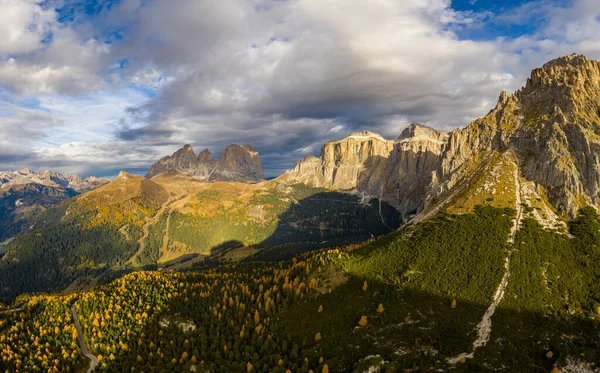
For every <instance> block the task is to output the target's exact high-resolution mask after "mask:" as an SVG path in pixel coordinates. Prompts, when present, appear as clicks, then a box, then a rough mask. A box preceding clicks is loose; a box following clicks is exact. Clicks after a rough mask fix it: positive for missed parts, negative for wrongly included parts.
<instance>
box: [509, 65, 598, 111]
mask: <svg viewBox="0 0 600 373" xmlns="http://www.w3.org/2000/svg"><path fill="white" fill-rule="evenodd" d="M516 95H517V97H518V99H519V102H520V104H521V105H522V106H523V109H524V115H525V116H526V117H528V118H532V119H533V120H535V119H537V118H539V117H542V116H544V115H552V114H553V112H554V111H555V108H560V109H561V111H562V112H563V113H564V114H565V116H566V117H567V118H569V119H570V118H573V117H574V116H576V115H579V114H580V113H585V114H586V115H588V114H592V115H594V116H598V114H599V113H598V111H599V109H600V62H598V61H592V60H589V59H588V58H587V57H585V56H583V55H577V54H573V55H570V56H564V57H560V58H557V59H555V60H552V61H550V62H548V63H546V64H544V66H543V67H541V68H537V69H534V70H533V71H532V72H531V77H530V78H529V79H528V80H527V84H526V85H525V87H524V88H523V89H522V90H521V91H519V92H517V94H516Z"/></svg>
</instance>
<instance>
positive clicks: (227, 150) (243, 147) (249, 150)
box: [221, 144, 258, 159]
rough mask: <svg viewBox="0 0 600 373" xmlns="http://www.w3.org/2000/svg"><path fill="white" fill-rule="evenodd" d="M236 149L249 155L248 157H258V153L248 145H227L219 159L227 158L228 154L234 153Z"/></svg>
mask: <svg viewBox="0 0 600 373" xmlns="http://www.w3.org/2000/svg"><path fill="white" fill-rule="evenodd" d="M236 149H240V150H242V151H245V152H246V153H248V154H250V156H252V157H258V152H257V151H256V149H254V148H253V147H252V145H250V144H231V145H228V146H227V147H226V148H225V150H223V153H222V154H221V159H222V158H223V156H227V155H228V154H230V153H232V152H235V151H236Z"/></svg>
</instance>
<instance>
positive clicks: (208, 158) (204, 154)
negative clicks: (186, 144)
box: [198, 149, 217, 164]
mask: <svg viewBox="0 0 600 373" xmlns="http://www.w3.org/2000/svg"><path fill="white" fill-rule="evenodd" d="M198 162H200V163H203V164H216V163H217V161H216V160H215V158H214V157H213V155H212V153H211V152H210V150H208V149H204V150H202V151H201V152H200V153H198Z"/></svg>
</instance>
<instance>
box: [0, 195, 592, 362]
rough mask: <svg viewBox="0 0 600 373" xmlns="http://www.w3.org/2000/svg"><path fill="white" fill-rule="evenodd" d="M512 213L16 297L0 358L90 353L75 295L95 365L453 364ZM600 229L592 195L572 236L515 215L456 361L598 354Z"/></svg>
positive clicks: (67, 357) (439, 221)
mask: <svg viewBox="0 0 600 373" xmlns="http://www.w3.org/2000/svg"><path fill="white" fill-rule="evenodd" d="M514 216H515V211H514V210H512V209H498V208H492V207H489V206H488V207H477V208H476V209H475V212H474V213H473V214H466V215H448V214H445V215H441V216H439V217H437V218H435V219H434V220H433V221H431V222H430V223H425V224H423V225H419V226H415V227H405V228H403V229H402V230H400V231H399V232H396V233H392V234H390V235H387V236H385V237H383V238H381V239H379V240H376V241H374V242H368V241H367V242H365V243H362V244H351V245H346V246H342V247H337V248H333V249H323V250H316V251H311V252H307V253H303V254H299V255H298V256H296V257H295V258H293V259H291V260H283V261H276V262H262V261H249V262H240V263H229V264H224V265H222V266H219V267H215V268H203V269H195V270H191V271H186V272H169V271H162V272H160V271H137V272H134V273H131V274H127V275H125V276H123V277H121V278H118V279H116V280H114V281H112V282H111V283H109V284H107V285H102V286H97V287H94V288H92V289H90V290H87V291H81V292H75V293H70V294H64V295H60V294H55V295H49V294H37V295H27V296H22V297H19V298H18V299H17V300H16V301H15V303H14V304H13V306H22V308H23V311H22V312H18V313H1V314H0V320H1V321H0V330H1V331H0V368H1V369H2V370H6V371H9V372H29V371H53V372H70V371H74V370H75V369H77V367H80V366H85V364H86V360H85V359H83V358H82V356H81V355H80V352H79V349H78V346H76V344H74V341H75V338H76V335H75V334H74V333H73V329H72V325H73V324H72V320H71V318H70V316H69V307H70V306H71V305H73V304H74V305H75V307H76V309H77V312H78V314H79V318H80V320H81V321H82V324H83V328H84V332H85V338H86V341H87V343H88V347H89V349H90V350H91V351H92V353H93V354H94V355H96V356H97V357H98V359H99V361H100V365H99V367H98V369H99V371H105V372H123V371H128V372H159V371H174V372H178V371H189V370H190V369H195V370H196V371H199V372H202V371H205V372H207V371H211V372H229V371H244V372H311V371H312V372H329V371H331V372H347V371H356V372H361V371H367V370H368V369H371V368H373V367H378V369H380V371H382V372H395V371H403V370H406V369H415V368H417V367H419V368H420V369H425V368H427V369H437V370H439V369H444V370H447V369H448V368H449V365H448V364H449V363H448V362H447V359H448V358H451V357H454V356H456V355H457V354H459V353H462V352H465V351H468V350H469V349H470V347H471V344H472V342H473V340H474V338H475V335H474V328H475V325H477V323H478V322H479V320H480V319H481V317H482V315H483V314H484V313H485V311H486V309H487V307H488V305H489V303H490V302H491V299H492V295H493V293H494V291H495V289H496V287H497V285H498V283H499V281H500V279H501V277H502V273H503V269H504V259H505V256H506V254H507V249H508V247H507V240H506V238H507V236H508V232H509V231H510V227H511V224H512V220H513V218H514ZM599 228H600V219H599V218H598V216H597V214H596V213H595V211H591V210H588V209H583V210H582V211H581V213H580V215H579V216H578V217H577V219H575V220H574V221H573V222H572V223H571V224H570V225H569V230H570V232H569V233H570V234H571V235H572V238H568V236H566V235H561V234H559V233H556V232H550V231H547V230H544V229H543V228H542V227H541V226H539V225H537V223H536V222H535V221H532V220H527V219H526V220H524V221H523V225H522V229H521V230H520V231H519V232H518V242H520V244H519V245H518V246H517V247H516V251H515V253H514V267H513V271H514V272H513V275H512V277H511V282H510V283H509V286H508V288H507V294H506V295H505V298H504V299H503V300H502V302H501V303H500V306H499V308H498V310H497V312H496V314H495V315H494V317H493V320H492V321H493V328H492V335H491V338H490V342H489V343H488V344H487V345H485V346H483V347H482V348H480V349H479V350H477V351H476V353H475V356H474V358H473V359H468V360H465V361H461V362H459V363H458V365H456V366H454V368H455V369H456V370H457V371H492V370H498V369H503V370H509V371H523V370H528V371H536V372H537V371H540V372H549V371H551V370H552V369H554V368H562V367H564V366H566V365H567V364H569V362H570V361H571V360H572V359H574V358H575V359H578V360H579V361H583V362H588V363H593V362H597V361H599V360H600V355H599V351H600V344H599V341H600V312H599V311H600V310H599V309H598V307H599V306H600V304H599V302H598V301H599V299H598V294H599V293H598V283H599V280H600V272H599V271H598V266H599V265H598V263H600V261H598V240H597V232H598V229H599ZM534 243H535V244H534ZM570 336H577V337H576V338H572V337H570ZM192 367H193V368H192ZM2 370H0V371H2Z"/></svg>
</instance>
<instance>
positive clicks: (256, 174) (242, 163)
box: [219, 144, 265, 181]
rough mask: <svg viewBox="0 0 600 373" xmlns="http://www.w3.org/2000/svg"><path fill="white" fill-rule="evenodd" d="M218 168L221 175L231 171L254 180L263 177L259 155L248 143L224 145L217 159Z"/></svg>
mask: <svg viewBox="0 0 600 373" xmlns="http://www.w3.org/2000/svg"><path fill="white" fill-rule="evenodd" d="M219 169H220V171H221V172H222V174H223V176H225V175H227V174H228V173H233V174H234V175H236V174H237V175H243V176H245V177H248V178H250V179H251V180H254V181H259V180H262V179H264V178H265V174H264V171H263V168H262V163H261V161H260V156H259V154H258V152H257V151H256V150H255V149H254V148H253V147H252V146H250V145H237V144H232V145H229V146H228V147H226V148H225V150H223V153H222V154H221V158H220V159H219Z"/></svg>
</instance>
